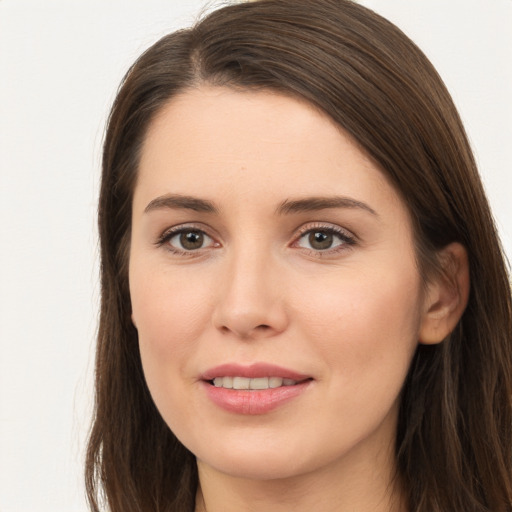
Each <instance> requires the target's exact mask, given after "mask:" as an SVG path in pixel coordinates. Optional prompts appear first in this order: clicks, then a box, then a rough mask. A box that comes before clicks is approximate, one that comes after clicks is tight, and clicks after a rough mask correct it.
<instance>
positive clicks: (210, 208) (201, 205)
mask: <svg viewBox="0 0 512 512" xmlns="http://www.w3.org/2000/svg"><path fill="white" fill-rule="evenodd" d="M162 208H170V209H186V210H193V211H195V212H205V213H218V210H217V208H216V207H215V205H214V204H213V203H212V202H211V201H207V200H206V199H199V198H197V197H192V196H182V195H180V194H166V195H163V196H159V197H157V198H155V199H153V200H152V201H150V203H149V204H148V205H147V206H146V208H144V213H148V212H150V211H153V210H159V209H162Z"/></svg>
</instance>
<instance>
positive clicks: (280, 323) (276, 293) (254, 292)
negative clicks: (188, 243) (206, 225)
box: [213, 251, 288, 340]
mask: <svg viewBox="0 0 512 512" xmlns="http://www.w3.org/2000/svg"><path fill="white" fill-rule="evenodd" d="M248 252H249V251H244V253H241V254H238V255H234V256H233V257H232V258H230V259H228V261H226V262H225V264H226V267H225V270H224V272H222V274H221V275H220V276H219V277H220V279H219V280H220V281H221V283H220V285H219V289H218V290H217V293H216V296H217V303H216V305H215V309H214V312H213V324H214V326H215V328H217V329H219V330H220V331H221V332H223V333H224V334H230V335H233V336H236V337H237V338H239V339H244V340H250V339H259V338H268V337H272V336H275V335H277V334H279V333H281V332H283V331H284V330H285V329H286V327H287V325H288V316H287V312H286V307H285V293H284V289H283V287H282V286H281V285H282V284H283V283H281V281H282V279H278V277H277V276H278V275H279V269H278V268H276V265H275V264H273V262H272V258H271V256H269V254H268V253H265V252H263V251H259V252H258V253H256V252H254V251H252V252H251V253H250V254H248Z"/></svg>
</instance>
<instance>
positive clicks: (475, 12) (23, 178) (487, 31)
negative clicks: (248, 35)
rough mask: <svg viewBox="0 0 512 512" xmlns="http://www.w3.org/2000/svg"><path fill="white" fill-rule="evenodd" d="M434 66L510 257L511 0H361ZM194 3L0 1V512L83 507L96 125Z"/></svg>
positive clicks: (99, 132) (65, 511)
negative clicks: (137, 64)
mask: <svg viewBox="0 0 512 512" xmlns="http://www.w3.org/2000/svg"><path fill="white" fill-rule="evenodd" d="M362 3H363V4H365V5H367V6H369V7H371V8H373V9H375V10H376V11H377V12H379V13H381V14H383V15H385V16H386V17H388V18H389V19H390V20H391V21H394V22H395V23H396V24H398V25H399V26H400V27H401V28H402V29H403V30H404V31H405V32H406V33H407V34H408V35H409V36H410V37H412V39H414V40H415V41H416V42H417V43H418V44H419V46H420V47H421V48H422V49H423V50H424V51H425V52H426V54H427V55H428V56H429V57H430V59H431V60H432V61H433V63H434V65H435V66H436V67H437V68H438V70H439V72H440V73H441V75H442V76H443V78H444V79H445V81H446V83H447V85H448V87H449V89H450V90H451V92H452V94H453V96H454V99H455V102H456V104H457V106H458V107H459V109H460V112H461V114H462V118H463V120H464V121H465V123H466V127H467V130H468V133H469V136H470V139H471V141H472V144H473V147H474V150H475V152H476V156H477V159H478V162H479V164H480V168H481V173H482V176H483V179H484V182H485V185H486V188H487V191H488V194H489V197H490V200H491V204H492V206H493V208H494V212H495V215H496V218H497V222H498V225H499V228H500V231H501V234H502V238H503V241H504V245H505V248H506V251H507V253H508V255H509V257H511V256H512V206H511V201H510V193H511V192H512V172H511V164H512V150H511V145H512V123H511V121H512V30H511V27H512V0H414V1H411V0H367V1H363V2H362ZM203 5H204V2H203V1H201V0H186V1H185V0H150V1H148V0H137V1H136V0H123V1H121V0H116V1H105V0H88V1H87V2H86V1H85V0H84V1H73V0H60V1H55V0H54V1H52V0H45V1H44V2H43V1H41V0H0V343H1V345H0V512H75V511H77V512H78V511H80V512H81V511H85V510H86V505H85V500H84V497H83V496H84V493H83V485H82V464H83V452H84V447H85V439H86V433H87V428H88V425H89V415H90V406H91V402H92V370H93V347H94V337H95V330H96V315H97V309H98V299H99V297H98V278H97V237H96V227H95V223H96V219H95V210H96V200H97V188H98V179H99V168H100V152H101V143H102V137H103V129H104V122H105V116H106V113H107V112H108V108H109V106H110V103H111V101H112V99H113V97H114V94H115V90H116V88H117V85H118V83H119V81H120V79H121V77H122V76H123V74H124V72H125V71H126V69H127V68H128V66H129V64H130V63H131V62H132V61H133V60H134V59H135V58H136V57H137V56H138V55H139V54H140V53H141V52H142V51H143V50H144V49H145V48H146V47H147V46H149V45H150V44H151V43H153V42H154V41H155V40H156V39H157V38H158V37H159V36H161V35H163V34H164V33H166V32H169V31H171V30H173V29H175V28H178V27H182V26H186V25H189V24H191V23H192V22H193V21H194V19H195V17H196V15H197V13H198V12H199V9H200V7H201V6H203Z"/></svg>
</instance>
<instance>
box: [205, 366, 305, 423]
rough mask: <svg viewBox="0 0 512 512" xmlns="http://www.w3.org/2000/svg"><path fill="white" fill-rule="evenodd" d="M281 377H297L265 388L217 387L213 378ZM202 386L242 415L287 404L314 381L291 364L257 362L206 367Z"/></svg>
mask: <svg viewBox="0 0 512 512" xmlns="http://www.w3.org/2000/svg"><path fill="white" fill-rule="evenodd" d="M237 376H238V377H246V378H249V379H255V378H258V377H282V378H283V379H292V380H294V381H297V384H295V385H293V386H282V387H279V388H269V389H262V390H236V389H225V388H221V387H215V386H213V385H212V384H211V381H212V380H213V379H214V378H215V377H237ZM201 380H202V386H203V388H204V390H205V393H206V395H207V396H208V398H209V399H210V400H211V401H212V402H213V403H214V404H215V405H217V406H218V407H220V408H221V409H224V410H225V411H227V412H230V413H234V414H242V415H257V414H266V413H269V412H271V411H274V410H275V409H277V408H279V407H281V406H283V405H285V404H287V403H288V402H290V401H291V400H293V399H295V398H298V397H299V396H300V395H302V394H303V393H304V392H305V391H306V390H307V388H308V387H309V386H310V384H311V382H312V378H311V376H309V375H304V374H301V373H298V372H295V371H293V370H290V369H288V368H283V367H281V366H276V365H274V364H268V363H255V364H252V365H249V366H243V365H239V364H229V363H228V364H223V365H220V366H216V367H215V368H211V369H209V370H207V371H206V372H205V373H204V374H203V375H201Z"/></svg>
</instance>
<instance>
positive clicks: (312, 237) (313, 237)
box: [309, 231, 333, 251]
mask: <svg viewBox="0 0 512 512" xmlns="http://www.w3.org/2000/svg"><path fill="white" fill-rule="evenodd" d="M332 242H333V240H332V234H331V233H325V232H324V231H314V232H313V233H310V234H309V243H310V245H311V247H313V249H317V250H320V251H321V250H325V249H329V247H331V245H332Z"/></svg>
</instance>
